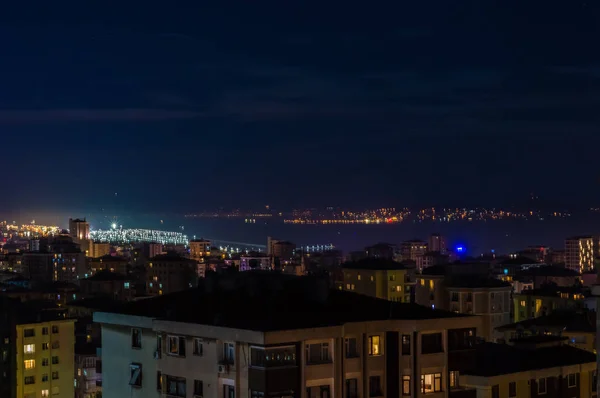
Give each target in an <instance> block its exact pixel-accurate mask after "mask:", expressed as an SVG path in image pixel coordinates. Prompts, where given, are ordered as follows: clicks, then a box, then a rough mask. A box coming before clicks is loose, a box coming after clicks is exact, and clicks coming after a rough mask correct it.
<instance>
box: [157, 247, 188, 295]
mask: <svg viewBox="0 0 600 398" xmlns="http://www.w3.org/2000/svg"><path fill="white" fill-rule="evenodd" d="M197 265H198V263H197V261H195V260H192V259H189V258H186V257H182V256H180V255H178V254H177V253H167V254H161V255H159V256H156V257H154V258H152V259H150V260H149V261H148V264H147V267H146V292H147V293H148V294H150V295H152V296H160V295H163V294H169V293H174V292H179V291H181V290H186V289H189V288H191V287H195V286H196V285H197V284H198V274H197Z"/></svg>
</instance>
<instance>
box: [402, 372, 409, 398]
mask: <svg viewBox="0 0 600 398" xmlns="http://www.w3.org/2000/svg"><path fill="white" fill-rule="evenodd" d="M402 395H403V396H406V397H410V376H409V375H404V376H402Z"/></svg>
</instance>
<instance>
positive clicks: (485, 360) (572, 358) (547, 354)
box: [461, 343, 596, 377]
mask: <svg viewBox="0 0 600 398" xmlns="http://www.w3.org/2000/svg"><path fill="white" fill-rule="evenodd" d="M475 353H476V359H475V362H474V363H475V365H474V367H473V369H471V370H469V371H465V372H464V374H465V375H472V376H483V377H492V376H499V375H505V374H512V373H519V372H526V371H531V370H540V369H548V368H555V367H561V366H570V365H580V364H584V363H594V364H595V363H596V355H594V354H593V353H591V352H588V351H584V350H580V349H578V348H575V347H572V346H569V345H558V346H551V347H542V348H537V349H523V348H519V347H517V346H512V345H507V344H495V343H483V344H479V345H477V346H476V347H475ZM461 373H462V372H461Z"/></svg>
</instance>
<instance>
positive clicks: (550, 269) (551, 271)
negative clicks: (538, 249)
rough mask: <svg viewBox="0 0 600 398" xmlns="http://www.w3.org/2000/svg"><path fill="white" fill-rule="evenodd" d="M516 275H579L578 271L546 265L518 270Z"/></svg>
mask: <svg viewBox="0 0 600 398" xmlns="http://www.w3.org/2000/svg"><path fill="white" fill-rule="evenodd" d="M530 263H531V261H530ZM518 276H579V273H578V272H577V271H573V270H572V269H569V268H564V267H559V266H555V265H546V266H542V267H532V268H529V269H526V270H523V271H519V273H518Z"/></svg>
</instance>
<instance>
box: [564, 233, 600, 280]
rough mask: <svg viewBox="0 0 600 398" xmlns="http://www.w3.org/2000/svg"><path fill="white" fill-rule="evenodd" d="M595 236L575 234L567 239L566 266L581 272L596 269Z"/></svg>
mask: <svg viewBox="0 0 600 398" xmlns="http://www.w3.org/2000/svg"><path fill="white" fill-rule="evenodd" d="M595 252H596V249H595V248H594V238H593V237H592V236H575V237H572V238H568V239H567V240H565V267H566V268H570V269H572V270H574V271H577V272H579V273H583V272H586V271H591V270H593V269H594V253H595Z"/></svg>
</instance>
